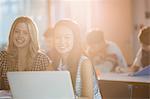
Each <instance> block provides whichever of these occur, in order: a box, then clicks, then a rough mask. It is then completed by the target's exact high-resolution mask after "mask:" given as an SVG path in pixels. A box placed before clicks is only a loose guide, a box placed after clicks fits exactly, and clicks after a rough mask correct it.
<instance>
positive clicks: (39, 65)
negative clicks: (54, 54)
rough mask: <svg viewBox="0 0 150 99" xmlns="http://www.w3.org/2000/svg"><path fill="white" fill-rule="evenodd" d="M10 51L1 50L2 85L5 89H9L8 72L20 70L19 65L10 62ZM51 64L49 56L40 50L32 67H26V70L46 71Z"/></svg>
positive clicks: (0, 69) (0, 85) (0, 75)
mask: <svg viewBox="0 0 150 99" xmlns="http://www.w3.org/2000/svg"><path fill="white" fill-rule="evenodd" d="M7 57H8V53H7V52H6V51H1V52H0V77H1V82H0V87H1V89H3V90H8V89H9V84H8V79H7V75H6V74H7V72H8V71H19V70H18V66H16V65H15V66H13V65H12V64H9V62H8V58H7ZM49 64H50V60H49V58H48V57H47V56H46V55H45V54H44V53H42V52H38V53H37V55H36V57H35V59H34V61H33V63H32V67H30V68H25V70H24V71H44V70H47V68H48V66H49Z"/></svg>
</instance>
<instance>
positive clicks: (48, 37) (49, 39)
mask: <svg viewBox="0 0 150 99" xmlns="http://www.w3.org/2000/svg"><path fill="white" fill-rule="evenodd" d="M53 32H54V31H53V28H52V27H48V29H47V30H46V32H45V33H44V39H45V44H46V48H47V49H46V54H47V55H48V57H49V58H50V59H53V58H54V56H55V53H54V51H53V50H54V41H53Z"/></svg>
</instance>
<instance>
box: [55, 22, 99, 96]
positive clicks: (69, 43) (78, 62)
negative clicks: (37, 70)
mask: <svg viewBox="0 0 150 99" xmlns="http://www.w3.org/2000/svg"><path fill="white" fill-rule="evenodd" d="M80 40H81V39H80V28H79V27H78V24H77V23H75V22H74V21H71V20H60V21H58V22H57V23H56V25H55V28H54V46H55V49H56V52H57V55H56V57H55V60H54V61H53V64H54V66H55V69H56V70H59V71H69V72H70V74H71V78H72V83H73V87H74V92H75V95H76V96H77V97H78V98H77V99H101V95H100V92H99V87H98V83H97V80H96V75H95V71H94V68H93V66H92V64H91V62H90V60H89V59H88V58H87V57H86V56H85V55H83V51H82V48H81V41H80Z"/></svg>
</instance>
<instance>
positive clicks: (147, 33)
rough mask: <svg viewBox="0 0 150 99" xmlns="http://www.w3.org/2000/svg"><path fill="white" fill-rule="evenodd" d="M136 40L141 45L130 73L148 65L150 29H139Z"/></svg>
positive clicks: (149, 60) (149, 57)
mask: <svg viewBox="0 0 150 99" xmlns="http://www.w3.org/2000/svg"><path fill="white" fill-rule="evenodd" d="M138 39H139V42H140V44H141V48H140V49H139V51H138V53H137V55H136V58H135V60H134V62H133V64H132V66H131V68H130V69H129V71H130V72H136V71H138V70H140V69H142V68H144V67H146V66H148V65H150V27H145V28H143V29H141V31H140V33H139V36H138Z"/></svg>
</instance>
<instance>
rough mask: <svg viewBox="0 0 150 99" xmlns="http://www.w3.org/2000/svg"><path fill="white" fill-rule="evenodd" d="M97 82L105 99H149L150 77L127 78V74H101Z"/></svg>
mask: <svg viewBox="0 0 150 99" xmlns="http://www.w3.org/2000/svg"><path fill="white" fill-rule="evenodd" d="M98 80H99V84H100V88H101V91H102V95H103V97H104V98H105V99H119V98H121V99H122V98H123V99H149V98H150V96H149V95H150V75H149V76H128V74H119V73H102V74H100V76H99V77H98Z"/></svg>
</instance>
